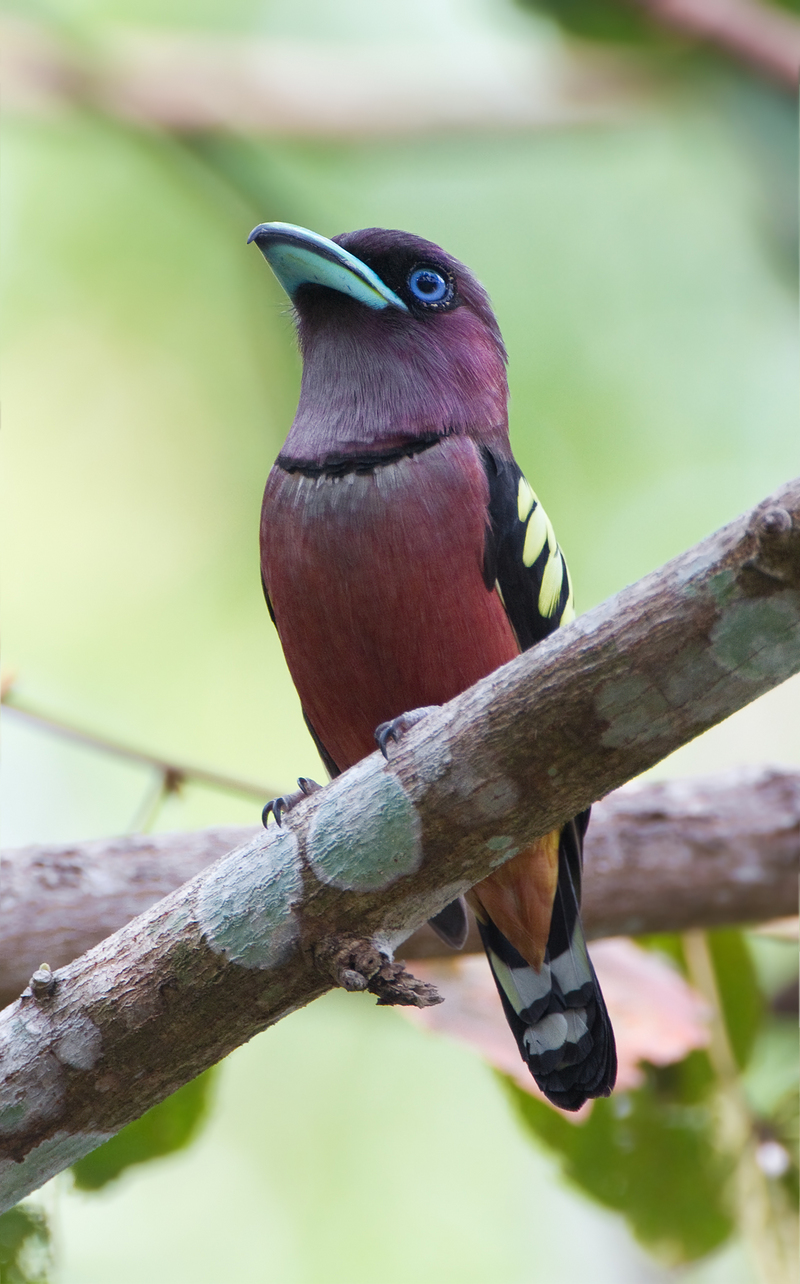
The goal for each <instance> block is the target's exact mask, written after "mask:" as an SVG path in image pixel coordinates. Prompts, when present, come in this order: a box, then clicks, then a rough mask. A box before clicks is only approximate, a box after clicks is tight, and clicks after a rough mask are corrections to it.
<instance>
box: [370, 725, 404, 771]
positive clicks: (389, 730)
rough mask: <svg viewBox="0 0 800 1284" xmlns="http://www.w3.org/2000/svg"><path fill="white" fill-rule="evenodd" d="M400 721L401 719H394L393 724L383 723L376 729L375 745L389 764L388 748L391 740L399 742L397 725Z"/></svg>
mask: <svg viewBox="0 0 800 1284" xmlns="http://www.w3.org/2000/svg"><path fill="white" fill-rule="evenodd" d="M399 721H400V719H399V718H392V720H391V722H382V723H381V724H380V726H379V727H376V728H375V743H376V745H377V746H378V748H379V749H380V751H381V753H382V754H383V756H384V758H385V759H386V761H387V762H388V761H389V752H388V750H387V748H386V746H387V745H388V743H389V741H390V740H397V728H396V727H395V723H397V722H399Z"/></svg>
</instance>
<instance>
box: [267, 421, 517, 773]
mask: <svg viewBox="0 0 800 1284" xmlns="http://www.w3.org/2000/svg"><path fill="white" fill-rule="evenodd" d="M487 503H488V487H487V482H486V478H485V474H484V471H483V466H482V463H481V460H480V458H479V456H478V453H477V450H476V448H475V446H474V445H473V444H472V442H471V441H469V440H468V439H466V438H456V437H452V438H447V439H445V440H444V441H443V442H441V443H439V444H438V445H436V446H433V447H431V448H430V449H428V450H425V451H424V452H421V453H420V454H417V455H413V456H409V457H405V458H402V459H400V460H398V461H396V462H394V463H391V464H388V465H385V466H381V467H378V468H376V469H375V470H374V471H372V472H370V473H357V472H350V473H346V474H345V475H343V476H340V477H330V476H322V477H308V476H305V475H303V474H302V473H300V472H293V473H287V472H285V471H284V470H283V469H281V468H280V467H278V466H277V465H276V467H275V468H273V470H272V472H271V473H270V476H269V479H268V481H267V488H266V492H265V495H264V507H263V512H262V528H261V553H262V570H263V573H264V580H265V584H266V586H267V590H268V592H269V596H270V600H271V602H272V608H273V611H274V615H275V621H276V624H277V627H278V632H279V635H280V639H281V643H282V645H283V650H284V653H285V656H286V660H287V663H288V665H289V669H290V671H291V674H292V678H293V679H294V683H295V685H296V687H297V690H298V693H299V695H300V699H301V702H302V705H303V708H304V710H305V712H306V715H307V717H308V719H309V721H310V722H311V725H312V726H313V728H314V730H315V731H316V734H317V736H318V737H319V739H320V740H321V742H322V744H323V745H324V746H325V748H326V750H327V751H328V753H329V754H330V756H331V758H332V759H333V761H334V762H335V763H336V765H337V766H338V767H339V769H340V770H345V769H346V768H347V767H349V766H351V765H352V764H353V763H354V762H357V761H358V760H359V759H360V758H362V757H364V756H365V755H366V754H368V753H371V752H372V751H373V750H374V748H375V744H374V740H373V733H374V730H375V727H376V726H377V725H378V724H379V723H380V722H384V721H386V720H388V719H389V718H394V717H396V716H397V715H398V714H400V713H403V712H405V711H407V710H408V709H412V708H417V707H419V706H421V705H427V704H441V703H443V702H444V701H446V700H450V699H452V697H453V696H455V695H458V693H459V692H461V691H463V690H465V689H466V688H467V687H469V686H471V685H472V684H473V683H474V682H476V681H477V680H478V679H479V678H481V677H483V676H484V675H485V674H487V673H490V672H491V671H492V670H493V669H495V668H497V667H498V666H499V665H500V664H503V663H505V662H506V661H507V660H510V659H511V658H512V657H513V656H515V655H516V654H517V653H518V649H519V648H518V646H517V642H516V639H515V637H514V634H513V631H512V629H511V626H510V625H509V623H508V619H507V617H506V614H505V611H504V610H503V607H502V604H501V602H500V600H499V598H498V596H497V593H496V592H494V591H493V590H491V591H490V590H488V589H487V588H486V585H485V583H484V580H483V556H484V541H485V528H486V512H487Z"/></svg>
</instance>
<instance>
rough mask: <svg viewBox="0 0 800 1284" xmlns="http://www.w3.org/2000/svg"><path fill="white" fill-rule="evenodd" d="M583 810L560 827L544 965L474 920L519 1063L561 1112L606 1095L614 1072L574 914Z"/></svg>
mask: <svg viewBox="0 0 800 1284" xmlns="http://www.w3.org/2000/svg"><path fill="white" fill-rule="evenodd" d="M587 820H588V813H585V814H584V816H581V817H579V818H578V819H577V820H573V821H571V822H570V823H569V825H565V827H564V829H563V830H562V833H561V840H560V844H559V853H558V886H557V888H556V894H555V900H554V902H553V914H552V919H551V923H550V935H549V937H548V941H547V951H546V953H545V956H544V963H543V964H542V967H541V969H540V970H539V971H538V972H537V971H536V970H535V968H533V967H531V966H530V964H529V963H527V962H526V960H525V959H524V958H523V957H522V955H521V954H520V953H519V952H518V951H517V950H516V949H515V948H514V946H513V945H512V944H511V942H510V941H507V940H506V938H505V936H503V934H502V932H501V931H500V930H499V929H498V928H497V927H495V925H494V923H492V922H491V920H489V919H487V920H486V921H485V922H481V921H480V920H479V922H478V927H479V928H480V933H481V939H482V940H483V944H484V947H485V949H486V953H487V955H488V958H489V965H490V967H491V969H492V974H493V976H494V979H495V982H496V984H497V989H498V990H499V992H500V998H501V1000H502V1003H503V1008H504V1010H505V1014H506V1018H507V1020H508V1024H509V1025H510V1026H511V1029H512V1031H513V1034H514V1037H515V1038H516V1040H517V1045H518V1047H519V1050H520V1053H521V1055H522V1059H523V1061H525V1062H526V1063H527V1065H528V1068H529V1069H530V1072H531V1074H532V1075H533V1077H534V1079H535V1080H536V1082H537V1084H538V1085H539V1087H540V1088H541V1090H542V1092H543V1093H544V1094H545V1096H546V1097H547V1098H548V1099H549V1100H550V1101H552V1103H553V1105H555V1106H560V1107H561V1109H562V1110H578V1109H579V1108H580V1107H581V1106H582V1105H583V1103H584V1102H585V1101H586V1100H587V1098H589V1097H607V1096H608V1095H609V1093H610V1092H611V1089H612V1088H613V1087H614V1081H615V1079H616V1075H617V1052H616V1047H615V1045H614V1032H613V1030H612V1029H611V1022H610V1021H609V1018H608V1012H607V1011H606V1005H605V1003H604V1002H603V995H602V994H601V992H600V985H599V983H598V980H597V977H596V975H595V971H594V968H593V967H592V962H591V959H590V958H589V954H588V951H587V949H586V939H585V937H584V935H583V928H582V926H581V919H580V890H581V865H582V846H583V832H584V830H585V828H586V821H587Z"/></svg>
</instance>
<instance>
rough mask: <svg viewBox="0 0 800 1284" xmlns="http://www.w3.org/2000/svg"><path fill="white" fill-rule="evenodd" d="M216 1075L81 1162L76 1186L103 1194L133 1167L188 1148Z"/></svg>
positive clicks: (191, 1086) (190, 1085)
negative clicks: (109, 1185)
mask: <svg viewBox="0 0 800 1284" xmlns="http://www.w3.org/2000/svg"><path fill="white" fill-rule="evenodd" d="M213 1074H214V1072H213V1070H207V1071H206V1072H205V1074H201V1075H198V1076H197V1078H196V1079H193V1080H192V1081H191V1083H187V1084H185V1085H184V1087H182V1088H179V1089H178V1091H177V1092H173V1094H172V1096H171V1097H167V1099H166V1101H162V1102H160V1103H159V1105H157V1106H153V1108H152V1110H148V1112H147V1114H145V1115H142V1117H141V1119H135V1120H134V1122H133V1123H130V1124H128V1126H127V1127H126V1128H123V1129H122V1131H121V1132H119V1133H117V1135H116V1137H112V1138H111V1140H110V1141H107V1142H105V1143H104V1144H103V1145H102V1146H98V1148H97V1150H93V1151H92V1153H91V1154H90V1155H86V1156H85V1157H84V1158H83V1159H79V1160H78V1162H77V1164H73V1167H72V1172H73V1176H74V1178H75V1185H76V1186H77V1187H78V1188H79V1189H80V1190H99V1189H100V1187H101V1186H105V1185H106V1183H107V1182H110V1181H113V1179H114V1178H115V1177H118V1176H119V1174H120V1173H121V1172H123V1171H124V1170H125V1169H126V1168H130V1167H131V1166H132V1165H133V1164H144V1163H147V1161H148V1160H150V1159H159V1158H161V1156H162V1155H171V1154H173V1153H174V1152H175V1151H176V1150H183V1149H184V1147H186V1146H188V1144H189V1142H190V1141H193V1140H194V1138H195V1137H196V1136H197V1133H198V1131H199V1128H200V1125H201V1124H202V1123H203V1121H204V1119H205V1117H206V1114H207V1112H208V1106H209V1089H210V1086H211V1080H212V1077H213Z"/></svg>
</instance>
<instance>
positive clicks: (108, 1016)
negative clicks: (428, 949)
mask: <svg viewBox="0 0 800 1284" xmlns="http://www.w3.org/2000/svg"><path fill="white" fill-rule="evenodd" d="M798 669H800V481H797V482H794V483H791V484H790V485H788V486H786V487H784V488H783V489H782V490H781V491H780V492H778V493H777V494H776V495H774V496H772V497H771V498H770V499H769V500H768V501H766V502H765V503H764V504H763V505H761V506H760V507H759V508H758V509H756V510H754V511H753V512H752V513H750V514H747V515H745V516H744V517H742V518H739V519H737V520H736V521H734V522H732V523H731V524H730V525H729V526H727V527H725V528H723V529H722V530H721V531H719V532H717V534H715V535H713V536H711V537H710V538H709V539H707V540H705V541H704V542H703V543H701V544H699V545H697V546H696V547H695V548H693V549H691V550H690V551H689V552H688V553H686V554H684V555H683V556H682V557H679V558H676V559H674V560H673V561H672V562H669V563H667V565H666V566H664V567H662V568H661V569H660V570H659V571H656V572H654V573H653V574H652V575H649V576H647V577H646V578H645V579H643V580H641V581H639V583H637V584H635V585H633V586H631V587H629V588H627V589H625V590H623V592H622V593H619V594H618V595H617V596H616V597H615V598H612V599H610V600H609V601H608V602H606V603H603V604H602V605H601V606H599V607H596V608H595V609H594V610H592V611H589V612H587V614H586V615H584V616H581V617H580V618H579V619H577V620H576V621H575V622H574V623H573V624H571V625H570V626H569V627H567V628H565V629H562V630H559V631H558V632H557V633H556V634H554V635H553V636H552V637H550V638H548V639H547V640H546V641H545V642H543V643H541V644H540V645H539V646H538V647H536V648H534V649H533V650H532V651H529V652H526V653H525V654H524V655H521V656H519V657H518V658H517V659H515V660H513V661H512V662H511V663H510V664H507V665H505V666H504V667H503V668H502V669H499V670H497V672H495V673H493V674H491V675H490V676H489V677H487V678H485V679H483V681H481V682H479V683H477V684H476V686H474V687H472V688H471V689H470V690H469V691H467V692H465V693H464V694H463V695H462V696H460V697H459V698H458V699H457V700H454V701H452V702H451V703H450V704H449V705H446V706H444V707H443V708H442V709H441V710H437V711H435V712H433V713H431V714H430V715H429V716H428V717H427V718H425V719H424V720H423V721H422V722H421V723H419V725H418V726H417V727H415V728H414V729H413V730H412V731H410V732H409V733H408V735H407V736H406V737H404V738H403V740H402V741H401V742H400V744H399V745H398V746H397V747H396V748H395V749H393V750H392V751H391V760H390V761H389V762H388V763H387V762H384V760H383V759H382V758H381V757H380V756H379V755H378V754H375V755H373V756H371V757H370V758H367V759H365V760H364V761H363V762H361V763H359V764H357V765H356V766H355V767H354V768H352V769H351V770H350V771H348V772H346V773H345V774H344V775H343V776H340V777H339V778H338V779H337V780H335V781H333V783H332V784H331V785H329V786H328V787H327V788H326V789H324V790H321V791H320V792H319V793H316V794H313V795H311V796H310V797H309V798H308V799H307V800H305V801H304V802H302V803H301V804H300V805H299V806H298V808H297V809H296V811H294V812H292V814H291V816H290V817H289V819H288V821H287V823H286V826H285V828H284V829H283V830H281V831H279V832H276V831H275V830H274V829H273V830H272V831H271V832H265V833H263V834H260V835H259V836H258V837H257V838H255V839H254V840H253V841H252V842H250V843H249V844H247V845H245V846H244V847H242V848H240V849H239V850H238V851H236V852H233V853H231V854H230V855H228V856H225V857H223V858H222V859H221V860H219V861H217V862H216V863H215V864H213V865H211V866H210V867H209V868H208V869H206V870H204V871H203V872H202V873H200V874H198V875H197V876H196V877H195V878H193V879H192V880H191V881H190V882H189V883H187V884H185V885H184V886H183V887H180V888H178V889H177V890H176V891H174V892H172V893H171V894H170V895H169V896H167V897H165V898H164V899H163V900H161V901H159V902H158V903H157V904H156V905H154V906H152V908H151V909H149V910H147V911H146V912H145V913H144V914H142V915H141V916H140V917H139V918H137V919H134V920H133V922H131V923H129V924H128V925H127V926H126V927H124V928H122V929H121V930H120V931H118V932H117V933H115V935H113V936H111V937H108V938H107V939H106V940H103V941H101V942H100V943H99V944H98V945H96V946H95V947H94V948H93V949H92V950H90V951H89V952H88V953H87V954H84V955H82V956H81V957H80V958H79V959H76V960H75V961H74V962H73V963H70V964H68V965H67V966H66V967H64V968H62V969H60V970H59V971H58V972H56V973H55V974H54V977H53V982H54V983H53V984H52V985H50V984H49V983H48V984H46V985H45V984H42V983H37V987H36V989H37V993H36V994H34V993H33V992H30V993H27V994H24V995H23V996H22V997H21V998H20V999H19V1000H17V1002H16V1003H14V1004H12V1005H11V1006H10V1007H8V1008H6V1009H5V1011H4V1012H3V1013H2V1014H0V1058H1V1059H2V1086H1V1088H0V1137H1V1138H2V1149H1V1150H0V1154H2V1160H0V1181H2V1194H3V1202H4V1204H5V1205H6V1206H8V1204H10V1203H13V1202H15V1200H17V1199H19V1198H21V1197H22V1196H23V1195H24V1194H26V1193H27V1192H28V1191H30V1190H32V1189H35V1188H36V1187H37V1186H38V1185H40V1184H41V1183H42V1182H43V1181H45V1180H47V1178H49V1177H50V1176H52V1175H53V1174H54V1173H55V1172H58V1171H59V1170H60V1169H62V1168H64V1167H66V1166H67V1165H68V1164H70V1163H72V1162H73V1161H74V1160H75V1159H77V1158H78V1157H79V1156H81V1155H84V1154H86V1153H87V1152H88V1151H89V1150H91V1149H92V1148H93V1147H94V1146H96V1145H98V1144H99V1143H100V1142H102V1141H103V1140H105V1138H107V1137H108V1136H110V1135H111V1134H113V1133H114V1132H116V1131H117V1130H118V1129H119V1128H121V1127H122V1126H123V1125H124V1124H126V1123H128V1122H129V1121H130V1120H131V1119H133V1118H135V1117H137V1116H138V1115H140V1114H142V1113H143V1112H144V1111H145V1110H147V1109H148V1108H149V1107H150V1106H152V1105H154V1104H155V1103H156V1102H158V1101H160V1100H163V1098H164V1097H166V1096H167V1095H168V1094H169V1093H170V1092H172V1091H174V1090H175V1089H176V1088H178V1087H179V1086H180V1085H181V1084H183V1083H185V1082H186V1081H187V1080H189V1079H190V1078H192V1077H193V1076H194V1075H196V1074H197V1073H199V1072H200V1071H201V1070H204V1069H205V1068H206V1067H207V1066H209V1065H211V1064H213V1063H214V1062H215V1061H218V1060H219V1059H220V1058H221V1057H223V1056H225V1055H226V1053H228V1052H230V1051H231V1050H232V1049H233V1048H235V1047H236V1046H237V1045H239V1044H241V1043H243V1042H244V1041H245V1040H247V1039H249V1038H250V1037H252V1035H254V1034H255V1033H257V1032H258V1031H259V1030H262V1029H264V1028H265V1027H266V1026H268V1025H270V1024H272V1023H274V1022H275V1021H277V1020H279V1019H280V1018H281V1017H282V1016H285V1015H287V1014H288V1013H290V1012H292V1011H294V1010H295V1009H296V1008H297V1007H299V1006H302V1005H303V1004H306V1003H308V1002H310V1001H311V1000H312V999H314V998H315V997H317V995H319V994H321V993H323V992H324V991H325V990H326V989H329V988H330V987H331V985H332V984H333V983H334V981H335V980H336V978H337V975H338V971H339V970H340V969H341V960H342V958H344V957H349V958H350V959H353V960H356V963H357V962H358V960H359V958H360V957H361V954H362V953H364V952H365V951H364V946H365V945H366V946H371V947H373V948H377V949H378V950H379V951H384V952H385V953H386V954H387V955H388V954H389V953H390V952H391V950H392V948H393V946H395V945H397V944H398V943H399V942H401V941H402V940H404V939H405V938H406V937H407V936H408V935H409V933H410V932H411V931H412V930H413V929H414V928H416V927H418V926H419V925H420V924H421V923H422V922H424V921H425V920H426V919H427V918H429V917H430V916H431V914H433V913H436V912H437V911H438V910H439V909H441V908H442V906H443V905H444V904H446V903H447V902H448V901H449V900H451V899H452V898H453V897H454V896H455V895H457V894H458V893H459V892H461V891H463V890H464V889H466V888H468V887H470V886H472V885H473V884H474V883H476V882H478V881H479V880H480V879H481V878H484V877H485V876H486V875H487V874H488V873H489V872H490V871H491V870H492V869H494V868H496V867H497V866H498V865H499V864H500V863H502V862H503V861H504V860H506V859H508V858H509V857H511V856H513V855H514V854H515V853H516V852H517V851H519V850H520V849H521V848H522V847H523V846H524V845H526V844H527V843H528V842H530V840H531V839H532V838H533V837H534V836H536V835H540V834H544V833H547V832H549V831H550V830H551V829H553V828H554V827H555V826H556V825H559V824H562V823H563V822H564V821H566V820H567V819H568V818H569V817H570V816H572V815H574V814H575V813H576V812H578V811H580V810H581V809H582V808H584V807H585V806H587V805H588V804H589V803H591V802H593V801H594V800H595V799H596V798H598V797H600V796H602V795H604V794H606V793H608V792H610V791H611V790H612V789H614V788H617V787H618V786H620V785H621V784H623V783H624V782H625V781H627V780H629V779H631V778H632V777H633V776H635V775H638V774H639V773H640V772H641V771H643V770H644V769H645V768H647V767H650V766H652V765H653V764H654V763H656V762H657V761H659V759H661V758H663V757H664V756H665V755H666V754H668V753H670V752H671V751H672V750H674V749H676V748H678V747H679V746H680V745H682V744H684V743H686V742H687V741H688V740H691V739H692V738H693V737H694V736H696V735H699V734H700V732H702V731H705V730H706V729H707V728H708V727H710V726H713V725H714V724H715V723H717V722H720V721H721V720H722V719H723V718H725V717H727V716H728V715H729V714H731V713H733V712H734V711H735V710H736V709H739V708H741V707H742V706H743V705H745V704H747V703H749V701H751V700H754V699H755V698H756V697H757V696H759V695H761V694H762V693H763V692H764V691H767V690H769V689H770V688H771V687H773V686H776V685H777V684H778V683H779V682H782V681H783V680H784V679H785V678H787V677H789V676H790V675H791V674H792V673H794V672H796V671H797V670H798Z"/></svg>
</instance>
